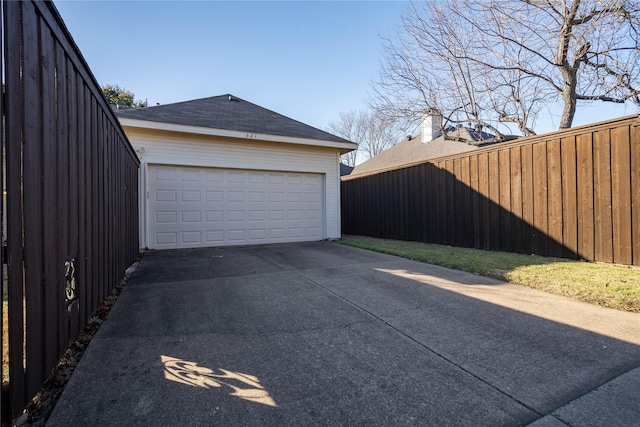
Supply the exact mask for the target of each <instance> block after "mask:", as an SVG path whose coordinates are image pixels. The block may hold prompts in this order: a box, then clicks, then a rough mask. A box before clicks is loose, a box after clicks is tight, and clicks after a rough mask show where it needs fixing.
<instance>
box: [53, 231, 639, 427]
mask: <svg viewBox="0 0 640 427" xmlns="http://www.w3.org/2000/svg"><path fill="white" fill-rule="evenodd" d="M470 285H473V286H470ZM638 366H640V315H638V314H632V313H625V312H620V311H616V310H611V309H606V308H602V307H597V306H592V305H588V304H584V303H579V302H575V301H572V300H569V299H567V298H563V297H558V296H553V295H549V294H545V293H543V292H539V291H535V290H531V289H526V288H522V287H519V286H515V285H508V284H504V283H502V282H499V281H496V280H493V279H489V278H486V277H480V276H475V275H472V274H469V273H465V272H460V271H455V270H449V269H446V268H442V267H436V266H432V265H428V264H422V263H418V262H414V261H409V260H405V259H402V258H397V257H393V256H389V255H383V254H378V253H374V252H368V251H364V250H360V249H356V248H351V247H346V246H341V245H339V244H335V243H329V242H318V243H306V244H290V245H273V246H261V247H246V248H218V249H215V248H209V249H192V250H176V251H157V252H148V253H146V254H145V256H144V258H143V260H142V262H141V264H140V266H139V267H138V269H137V270H136V272H135V273H134V275H133V277H132V278H131V280H130V282H129V284H128V286H127V287H126V288H125V289H124V290H123V292H122V294H121V295H120V297H119V299H118V301H117V303H116V304H115V306H114V308H113V310H112V311H111V314H110V316H109V318H108V319H107V320H106V321H105V323H104V324H103V326H102V327H101V329H100V330H99V331H98V333H97V334H96V336H95V337H94V339H93V340H92V342H91V343H90V345H89V347H88V349H87V351H86V353H85V355H84V357H83V359H82V360H81V362H80V364H79V365H78V367H77V368H76V371H75V372H74V374H73V376H72V378H71V380H70V381H69V384H68V385H67V387H66V389H65V391H64V393H63V394H62V396H61V398H60V400H59V402H58V404H57V406H56V408H55V410H54V412H53V414H52V415H51V417H50V418H49V421H48V423H47V425H48V426H66V425H114V426H115V425H118V426H120V425H123V424H126V425H150V426H151V425H154V426H155V425H267V426H281V425H305V426H306V425H438V426H440V425H460V426H478V425H484V426H514V425H527V424H530V423H534V422H535V425H537V426H556V425H565V424H567V425H585V426H590V425H593V426H596V425H602V426H604V425H607V426H612V425H638V420H640V396H639V394H638V392H637V391H638V390H639V389H640V369H639V368H638ZM563 423H565V424H563ZM634 423H635V424H634Z"/></svg>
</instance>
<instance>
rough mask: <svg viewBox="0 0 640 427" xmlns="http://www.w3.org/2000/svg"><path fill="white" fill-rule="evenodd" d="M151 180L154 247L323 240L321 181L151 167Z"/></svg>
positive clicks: (299, 176)
mask: <svg viewBox="0 0 640 427" xmlns="http://www.w3.org/2000/svg"><path fill="white" fill-rule="evenodd" d="M148 176H149V183H148V187H149V193H150V198H149V215H148V219H149V224H148V228H149V245H150V247H153V248H157V249H162V248H174V247H175V248H180V247H197V246H224V245H239V244H258V243H275V242H290V241H291V242H293V241H304V240H320V239H322V238H323V235H324V232H323V205H322V201H323V199H324V196H323V194H324V189H323V180H322V176H321V175H318V174H305V173H292V172H267V171H249V170H235V169H234V170H231V169H215V168H193V167H179V166H160V165H150V166H149V174H148Z"/></svg>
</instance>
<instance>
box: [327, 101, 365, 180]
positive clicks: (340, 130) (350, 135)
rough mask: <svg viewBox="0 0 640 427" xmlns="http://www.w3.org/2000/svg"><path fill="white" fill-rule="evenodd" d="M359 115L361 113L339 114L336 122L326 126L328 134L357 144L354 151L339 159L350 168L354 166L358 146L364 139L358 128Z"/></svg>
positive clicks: (360, 128) (358, 149)
mask: <svg viewBox="0 0 640 427" xmlns="http://www.w3.org/2000/svg"><path fill="white" fill-rule="evenodd" d="M361 115H362V113H358V111H356V110H352V111H348V112H341V113H340V114H339V118H338V120H335V121H331V122H329V125H328V126H327V131H328V132H331V133H332V134H334V135H337V136H339V137H341V138H344V139H347V140H349V141H352V142H355V143H357V144H358V148H357V149H356V150H353V151H351V152H350V153H347V154H343V155H342V157H341V159H342V162H343V163H344V164H346V165H348V166H351V167H353V166H355V165H356V159H357V157H358V152H359V151H360V145H359V144H360V143H361V141H362V140H363V139H364V138H363V135H362V127H361V126H359V122H360V120H361V119H360V116H361Z"/></svg>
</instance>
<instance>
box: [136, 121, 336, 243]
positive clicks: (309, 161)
mask: <svg viewBox="0 0 640 427" xmlns="http://www.w3.org/2000/svg"><path fill="white" fill-rule="evenodd" d="M125 131H126V132H127V136H128V137H129V140H130V141H131V144H132V145H133V146H134V148H135V149H136V152H137V154H138V156H139V157H140V160H141V171H140V176H141V183H140V184H141V191H140V195H141V197H140V230H141V231H140V233H141V234H140V244H141V246H146V242H147V240H146V238H147V222H146V217H147V200H146V197H147V195H146V190H145V191H143V190H142V189H144V188H146V181H145V180H146V176H147V165H149V164H165V165H166V164H171V165H188V166H204V167H220V168H238V169H256V170H273V171H294V172H311V173H320V174H323V175H324V177H325V184H326V185H325V194H324V206H325V221H326V224H325V227H324V230H325V236H324V238H339V237H340V194H339V191H340V173H339V157H340V155H339V153H338V150H336V149H333V148H321V147H310V146H302V145H294V144H279V143H272V142H263V141H254V140H250V139H246V140H239V139H231V138H224V137H212V136H210V137H203V136H198V135H190V134H178V133H169V132H163V131H140V130H139V129H134V128H128V127H125Z"/></svg>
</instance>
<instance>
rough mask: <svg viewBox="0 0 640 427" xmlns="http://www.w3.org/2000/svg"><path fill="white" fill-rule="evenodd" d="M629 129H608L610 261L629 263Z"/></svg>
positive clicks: (630, 258) (631, 259)
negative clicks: (610, 203)
mask: <svg viewBox="0 0 640 427" xmlns="http://www.w3.org/2000/svg"><path fill="white" fill-rule="evenodd" d="M629 130H630V129H629V128H628V127H619V128H616V129H612V130H611V164H612V165H615V167H612V168H611V202H612V206H611V208H612V212H611V213H612V218H611V219H612V225H613V239H612V241H611V242H612V244H613V261H614V262H616V263H619V264H632V262H633V252H632V249H631V233H629V230H631V151H630V150H631V147H630V133H629Z"/></svg>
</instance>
